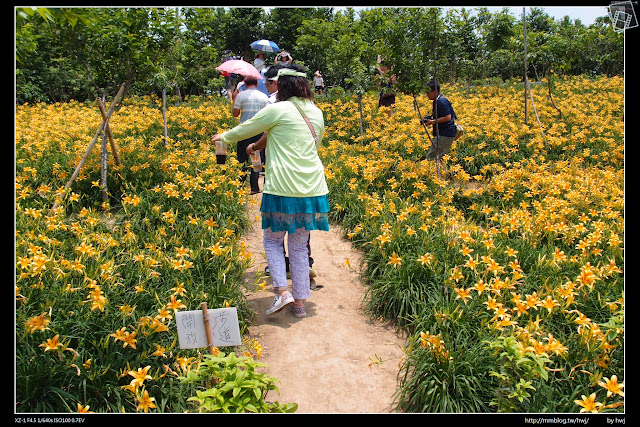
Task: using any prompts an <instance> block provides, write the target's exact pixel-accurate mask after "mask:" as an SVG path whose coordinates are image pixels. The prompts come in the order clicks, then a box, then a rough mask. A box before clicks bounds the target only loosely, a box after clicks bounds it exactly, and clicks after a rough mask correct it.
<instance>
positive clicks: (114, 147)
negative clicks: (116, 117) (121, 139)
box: [96, 99, 120, 166]
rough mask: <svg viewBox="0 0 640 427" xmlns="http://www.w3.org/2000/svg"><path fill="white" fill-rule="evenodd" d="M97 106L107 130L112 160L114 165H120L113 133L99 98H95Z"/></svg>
mask: <svg viewBox="0 0 640 427" xmlns="http://www.w3.org/2000/svg"><path fill="white" fill-rule="evenodd" d="M96 102H97V104H98V107H99V108H100V113H101V114H102V120H104V121H105V122H106V125H105V128H106V130H107V136H108V137H109V143H110V144H111V152H112V153H113V160H114V161H115V162H116V166H120V156H119V155H118V149H117V148H116V142H115V141H114V139H113V134H112V133H111V126H109V121H108V119H107V113H106V112H105V110H104V104H103V103H102V101H101V100H99V99H98V100H96Z"/></svg>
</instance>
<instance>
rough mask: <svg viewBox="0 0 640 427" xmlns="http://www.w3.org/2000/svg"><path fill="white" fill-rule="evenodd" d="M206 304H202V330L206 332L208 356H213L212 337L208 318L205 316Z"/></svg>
mask: <svg viewBox="0 0 640 427" xmlns="http://www.w3.org/2000/svg"><path fill="white" fill-rule="evenodd" d="M207 313H208V312H207V303H206V302H203V303H202V317H203V319H204V330H205V331H206V332H207V348H208V349H209V354H214V350H213V336H211V328H210V327H209V316H208V314H207Z"/></svg>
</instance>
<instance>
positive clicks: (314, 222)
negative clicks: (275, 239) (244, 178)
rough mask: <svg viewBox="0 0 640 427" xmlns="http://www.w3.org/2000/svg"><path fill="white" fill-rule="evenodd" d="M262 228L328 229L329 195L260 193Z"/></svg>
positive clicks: (293, 231) (294, 230) (289, 230)
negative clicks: (297, 195) (305, 195)
mask: <svg viewBox="0 0 640 427" xmlns="http://www.w3.org/2000/svg"><path fill="white" fill-rule="evenodd" d="M260 212H262V229H263V230H265V229H267V228H270V229H271V231H273V232H278V231H286V232H288V233H295V232H296V229H297V228H305V229H307V230H322V231H329V216H328V213H329V197H328V195H324V196H317V197H286V196H276V195H273V194H267V193H262V205H261V206H260Z"/></svg>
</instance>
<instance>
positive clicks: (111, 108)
mask: <svg viewBox="0 0 640 427" xmlns="http://www.w3.org/2000/svg"><path fill="white" fill-rule="evenodd" d="M125 87H126V83H125V84H123V85H122V86H121V87H120V90H119V91H118V94H117V95H116V97H115V98H113V101H112V102H111V105H110V106H109V110H108V111H107V120H108V119H109V117H111V114H113V111H114V110H115V109H116V105H117V103H118V100H119V99H120V97H121V96H122V94H123V93H124V90H125ZM105 123H106V121H105V120H102V123H101V124H100V126H99V127H98V130H97V131H96V134H95V135H94V137H93V139H92V140H91V143H90V144H89V146H88V147H87V149H86V151H85V152H84V155H83V156H82V159H80V163H78V166H76V170H75V171H73V175H71V178H70V179H69V182H67V184H66V185H65V186H64V188H65V190H68V189H70V188H71V185H72V184H73V182H74V181H75V180H76V178H78V175H79V174H80V169H82V166H84V163H85V162H86V161H87V159H88V158H89V154H91V150H92V149H93V146H94V145H96V142H97V141H98V137H99V136H100V133H101V132H102V131H103V129H104V126H105ZM60 201H61V200H60V199H58V200H56V202H55V203H54V204H53V207H52V208H51V212H55V210H56V209H58V206H59V205H60Z"/></svg>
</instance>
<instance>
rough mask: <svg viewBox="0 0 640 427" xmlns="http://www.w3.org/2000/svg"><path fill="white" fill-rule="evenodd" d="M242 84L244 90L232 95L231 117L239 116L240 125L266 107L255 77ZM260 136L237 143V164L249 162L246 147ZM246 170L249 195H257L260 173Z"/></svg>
mask: <svg viewBox="0 0 640 427" xmlns="http://www.w3.org/2000/svg"><path fill="white" fill-rule="evenodd" d="M244 84H245V86H246V90H243V91H241V92H235V93H234V94H233V97H234V99H233V116H234V117H238V116H240V123H241V124H242V123H244V122H246V121H247V120H249V119H250V118H252V117H253V116H255V115H256V113H257V112H258V111H260V110H262V109H263V108H264V107H265V106H266V105H267V101H268V98H267V95H265V94H264V93H262V92H260V91H259V90H258V89H257V86H258V81H257V79H256V78H255V77H251V76H248V77H245V78H244ZM261 136H262V132H260V133H258V134H256V135H250V137H249V138H243V139H242V140H240V141H238V147H237V152H238V162H240V163H247V162H248V161H249V156H248V155H247V146H249V144H251V143H254V142H256V141H258V140H259V139H260V137H261ZM247 168H248V169H249V170H250V173H249V183H250V185H251V194H257V193H259V192H260V188H259V186H258V180H259V178H260V171H256V170H254V169H253V168H251V167H250V166H245V169H247Z"/></svg>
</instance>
